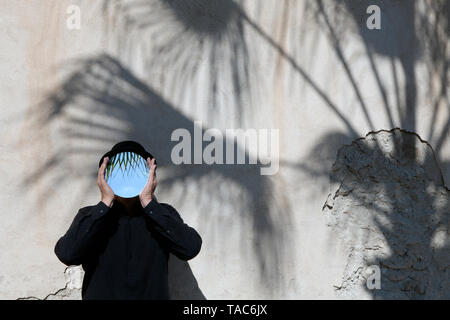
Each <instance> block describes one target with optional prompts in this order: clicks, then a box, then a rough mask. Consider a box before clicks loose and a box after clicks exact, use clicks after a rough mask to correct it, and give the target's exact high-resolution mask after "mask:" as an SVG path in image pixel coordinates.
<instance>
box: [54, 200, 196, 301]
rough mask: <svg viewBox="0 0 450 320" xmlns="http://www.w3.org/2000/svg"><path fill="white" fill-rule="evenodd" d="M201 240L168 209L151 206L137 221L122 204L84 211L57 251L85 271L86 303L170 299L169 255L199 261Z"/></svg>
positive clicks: (136, 215) (63, 259)
mask: <svg viewBox="0 0 450 320" xmlns="http://www.w3.org/2000/svg"><path fill="white" fill-rule="evenodd" d="M201 245H202V239H201V237H200V235H199V234H198V233H197V231H195V229H193V228H192V227H190V226H188V225H187V224H186V223H184V222H183V220H182V218H181V217H180V215H179V214H178V212H177V211H176V210H175V209H174V208H173V207H171V206H170V205H168V204H165V203H158V202H157V200H156V199H153V200H152V201H150V203H149V204H148V205H147V206H146V207H145V208H138V209H137V210H136V211H135V212H134V213H133V214H132V215H130V214H128V213H126V211H125V210H124V207H123V206H122V205H121V204H120V203H119V202H117V201H115V202H114V204H113V206H112V207H111V208H110V207H108V206H107V205H106V204H104V203H103V202H101V201H100V202H99V203H98V204H97V205H95V206H88V207H84V208H81V209H80V210H79V211H78V214H77V215H76V216H75V219H74V220H73V222H72V224H71V226H70V228H69V230H68V231H67V232H66V234H65V235H64V236H63V237H61V238H60V239H59V240H58V242H57V243H56V246H55V254H56V256H57V257H58V259H59V260H60V261H61V262H63V263H64V264H66V265H80V264H81V265H82V266H83V269H84V271H85V275H84V280H83V288H82V298H83V299H84V300H87V299H120V300H125V299H169V298H170V297H169V289H168V275H167V273H168V259H169V253H172V254H174V255H175V256H177V257H178V258H180V259H182V260H189V259H192V258H193V257H195V256H196V255H197V254H198V253H199V252H200V248H201Z"/></svg>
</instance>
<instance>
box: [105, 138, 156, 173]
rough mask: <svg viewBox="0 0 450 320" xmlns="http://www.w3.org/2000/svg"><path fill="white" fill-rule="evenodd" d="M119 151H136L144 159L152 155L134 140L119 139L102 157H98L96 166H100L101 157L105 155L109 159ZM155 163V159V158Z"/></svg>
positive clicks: (151, 157)
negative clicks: (98, 160)
mask: <svg viewBox="0 0 450 320" xmlns="http://www.w3.org/2000/svg"><path fill="white" fill-rule="evenodd" d="M121 152H134V153H137V154H138V155H140V156H142V157H143V158H144V159H146V160H147V158H148V157H150V159H153V158H154V157H153V155H152V154H151V153H150V152H148V151H147V150H145V149H144V147H143V146H142V145H141V144H139V143H137V142H136V141H131V140H127V141H121V142H119V143H116V144H115V145H114V146H113V147H112V149H111V150H109V151H108V152H107V153H105V154H104V155H103V156H102V158H101V159H100V162H99V163H98V167H99V168H100V167H101V165H102V162H103V159H104V158H105V157H109V159H111V158H112V157H113V156H115V155H116V154H118V153H121ZM155 163H156V160H155Z"/></svg>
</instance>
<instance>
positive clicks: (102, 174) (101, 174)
mask: <svg viewBox="0 0 450 320" xmlns="http://www.w3.org/2000/svg"><path fill="white" fill-rule="evenodd" d="M108 161H109V158H108V157H105V158H104V159H103V163H102V165H101V167H100V170H98V177H99V178H100V180H101V181H102V182H103V181H104V182H106V180H105V170H106V164H107V163H108Z"/></svg>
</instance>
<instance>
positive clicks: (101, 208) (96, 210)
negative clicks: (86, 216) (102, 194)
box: [90, 201, 111, 220]
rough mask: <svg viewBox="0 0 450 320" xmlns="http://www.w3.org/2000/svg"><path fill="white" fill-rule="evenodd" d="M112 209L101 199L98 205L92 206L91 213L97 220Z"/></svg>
mask: <svg viewBox="0 0 450 320" xmlns="http://www.w3.org/2000/svg"><path fill="white" fill-rule="evenodd" d="M109 209H111V208H110V207H108V206H107V205H106V204H105V203H104V202H103V201H99V202H98V203H97V205H95V206H94V207H92V209H91V212H90V214H91V215H92V218H93V219H95V220H97V219H100V218H101V217H103V216H104V215H105V214H106V213H107V212H108V211H109Z"/></svg>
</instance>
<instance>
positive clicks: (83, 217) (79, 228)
mask: <svg viewBox="0 0 450 320" xmlns="http://www.w3.org/2000/svg"><path fill="white" fill-rule="evenodd" d="M109 209H110V207H108V206H107V205H106V204H105V203H103V202H102V201H100V202H99V203H98V204H97V205H95V206H92V207H84V208H81V209H80V210H79V211H78V213H77V215H76V216H75V218H74V220H73V222H72V224H71V225H70V227H69V230H67V232H66V233H65V235H64V236H62V237H61V238H60V239H59V240H58V242H57V243H56V246H55V254H56V256H57V257H58V259H59V260H60V261H61V262H62V263H64V264H65V265H68V266H70V265H80V264H82V263H83V258H84V257H85V255H86V253H87V249H88V247H89V244H90V243H91V242H92V240H93V238H94V236H95V235H96V234H97V233H98V231H99V230H100V229H101V227H102V225H103V223H102V222H103V221H104V219H103V218H104V216H105V214H106V213H107V212H108V211H109Z"/></svg>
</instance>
